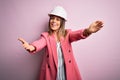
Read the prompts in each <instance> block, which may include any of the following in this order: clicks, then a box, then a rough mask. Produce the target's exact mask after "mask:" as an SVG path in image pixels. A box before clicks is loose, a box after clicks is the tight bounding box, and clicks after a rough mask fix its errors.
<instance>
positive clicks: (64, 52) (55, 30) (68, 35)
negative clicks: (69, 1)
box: [18, 6, 103, 80]
mask: <svg viewBox="0 0 120 80" xmlns="http://www.w3.org/2000/svg"><path fill="white" fill-rule="evenodd" d="M49 17H50V19H49V26H48V27H49V30H48V32H44V33H42V34H41V37H40V38H39V39H38V40H36V41H34V42H33V43H31V44H29V43H28V42H26V41H25V40H24V39H23V38H18V40H19V41H21V42H22V45H23V47H24V48H25V49H26V50H27V51H29V52H30V53H35V52H37V51H40V50H41V49H43V48H45V49H46V51H45V53H44V58H43V62H42V67H41V70H40V80H81V76H80V73H79V70H78V67H77V64H76V62H75V59H74V56H73V51H72V46H71V43H72V42H74V41H77V40H80V39H84V38H86V37H88V36H89V35H90V34H92V33H95V32H97V31H99V30H100V29H101V28H102V27H103V26H102V25H103V22H102V21H95V22H93V23H92V24H91V25H90V26H89V27H88V28H86V29H83V30H77V31H71V30H70V29H65V22H66V20H67V14H66V11H65V10H64V8H62V7H61V6H57V7H55V8H54V9H53V10H52V11H51V13H50V14H49Z"/></svg>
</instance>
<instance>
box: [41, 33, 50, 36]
mask: <svg viewBox="0 0 120 80" xmlns="http://www.w3.org/2000/svg"><path fill="white" fill-rule="evenodd" d="M48 35H49V33H48V32H43V33H41V36H48Z"/></svg>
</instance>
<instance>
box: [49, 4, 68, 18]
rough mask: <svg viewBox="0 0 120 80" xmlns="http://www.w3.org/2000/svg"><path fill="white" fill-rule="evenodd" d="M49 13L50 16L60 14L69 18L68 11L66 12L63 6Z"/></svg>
mask: <svg viewBox="0 0 120 80" xmlns="http://www.w3.org/2000/svg"><path fill="white" fill-rule="evenodd" d="M48 15H49V16H50V15H55V16H59V17H61V18H63V19H65V20H67V13H66V11H65V9H64V8H63V7H61V6H57V7H55V8H54V9H53V10H52V11H51V12H50V13H49V14H48Z"/></svg>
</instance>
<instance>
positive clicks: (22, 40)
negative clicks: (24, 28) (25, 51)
mask: <svg viewBox="0 0 120 80" xmlns="http://www.w3.org/2000/svg"><path fill="white" fill-rule="evenodd" d="M18 40H19V41H20V42H22V44H24V43H26V41H25V40H24V39H23V38H18Z"/></svg>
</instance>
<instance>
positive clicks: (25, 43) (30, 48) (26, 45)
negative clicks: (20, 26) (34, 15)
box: [18, 38, 35, 52]
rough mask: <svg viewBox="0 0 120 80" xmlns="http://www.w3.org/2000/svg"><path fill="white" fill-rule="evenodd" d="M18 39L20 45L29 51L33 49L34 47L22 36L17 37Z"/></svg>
mask: <svg viewBox="0 0 120 80" xmlns="http://www.w3.org/2000/svg"><path fill="white" fill-rule="evenodd" d="M18 40H19V41H20V42H21V43H22V46H23V47H24V48H25V49H26V50H27V51H29V52H33V51H34V50H35V47H34V46H32V45H30V44H29V43H28V42H27V41H25V40H24V39H23V38H18Z"/></svg>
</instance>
